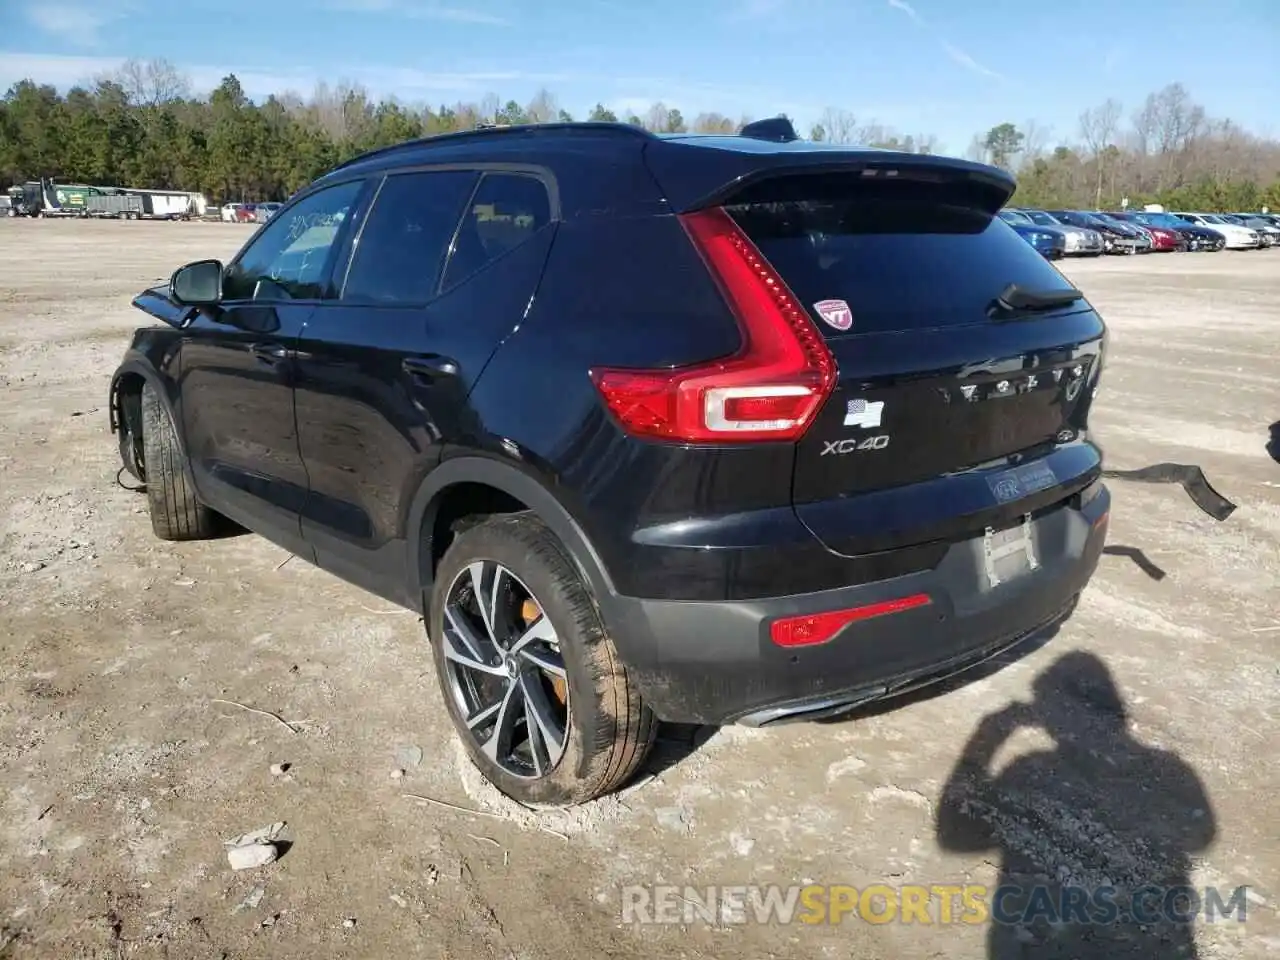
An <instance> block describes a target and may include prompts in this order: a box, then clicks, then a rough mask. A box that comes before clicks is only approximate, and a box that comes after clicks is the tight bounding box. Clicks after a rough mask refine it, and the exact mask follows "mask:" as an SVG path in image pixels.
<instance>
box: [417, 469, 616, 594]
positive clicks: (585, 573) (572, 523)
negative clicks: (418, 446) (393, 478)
mask: <svg viewBox="0 0 1280 960" xmlns="http://www.w3.org/2000/svg"><path fill="white" fill-rule="evenodd" d="M462 483H482V484H484V485H486V486H489V487H493V488H494V489H496V490H500V491H502V492H503V493H505V494H507V495H508V496H511V497H514V498H515V499H517V500H519V501H520V502H521V503H523V504H525V505H526V506H528V508H529V509H530V511H532V512H533V513H534V514H535V515H536V516H537V517H538V519H539V520H541V521H542V522H543V523H545V524H546V525H547V527H548V528H549V529H550V530H551V532H552V533H554V534H555V535H556V537H557V538H558V539H559V540H560V542H561V544H563V545H564V548H565V551H566V552H567V554H568V556H569V560H570V562H571V563H572V564H573V565H574V567H575V568H576V569H577V571H578V573H579V575H580V576H581V577H582V579H583V581H584V582H585V583H586V584H587V586H588V587H589V588H590V590H591V593H592V596H593V597H594V599H595V600H596V602H597V604H601V605H605V604H607V603H608V598H609V597H611V596H612V595H613V594H614V588H613V581H612V580H611V578H610V577H609V574H608V571H607V570H606V569H605V565H604V562H603V561H602V560H601V558H600V555H599V553H598V552H597V551H596V549H595V547H594V546H593V545H592V543H591V540H590V539H589V538H588V536H587V534H586V532H585V531H584V530H583V529H582V525H581V524H580V523H578V521H577V520H576V519H575V518H574V517H573V515H572V514H570V513H569V511H568V510H566V509H565V508H564V506H563V505H562V504H561V503H560V501H559V500H557V499H556V498H555V496H553V495H552V494H551V492H550V491H549V490H547V488H546V486H545V485H544V484H543V483H542V481H541V480H540V479H538V478H536V477H534V476H531V475H530V474H529V473H528V472H526V471H525V470H522V469H521V468H519V467H517V466H514V465H512V464H510V463H507V462H506V461H503V460H498V459H495V458H492V457H485V456H473V455H464V456H459V457H451V458H449V459H446V460H444V461H443V462H442V463H440V464H439V465H438V466H437V467H436V468H435V469H434V470H432V471H431V472H430V473H429V474H427V476H426V478H425V479H424V480H423V482H422V485H421V486H420V487H419V488H418V492H417V493H416V494H415V496H414V499H413V504H412V506H411V507H410V511H409V518H408V533H409V540H408V542H409V551H408V554H409V556H408V562H409V574H410V577H411V579H410V589H412V590H414V591H421V593H422V597H423V600H422V612H423V614H424V615H425V614H426V613H427V612H428V610H429V606H430V605H429V603H428V602H427V594H428V591H429V590H430V589H431V586H432V582H433V580H434V571H432V570H431V569H430V564H431V553H432V537H433V531H432V527H433V524H434V519H435V516H436V512H437V510H438V508H439V506H440V503H441V502H442V500H443V495H444V494H445V493H446V492H447V491H448V490H449V488H450V487H453V486H456V485H458V484H462ZM415 534H416V536H415Z"/></svg>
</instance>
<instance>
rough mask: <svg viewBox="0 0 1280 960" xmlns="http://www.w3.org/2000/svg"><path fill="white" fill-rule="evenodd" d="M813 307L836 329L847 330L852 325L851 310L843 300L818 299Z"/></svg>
mask: <svg viewBox="0 0 1280 960" xmlns="http://www.w3.org/2000/svg"><path fill="white" fill-rule="evenodd" d="M813 309H815V310H817V311H818V316H820V317H821V318H822V319H823V320H825V321H826V322H827V323H828V324H829V325H830V326H833V327H835V328H836V329H837V330H848V329H850V328H851V327H852V326H853V311H852V310H850V309H849V304H847V303H845V302H844V301H843V300H819V301H818V302H817V303H815V304H814V305H813Z"/></svg>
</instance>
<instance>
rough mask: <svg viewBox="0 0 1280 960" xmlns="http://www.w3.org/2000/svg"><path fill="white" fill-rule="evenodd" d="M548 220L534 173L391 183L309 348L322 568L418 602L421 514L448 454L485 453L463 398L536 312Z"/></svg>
mask: <svg viewBox="0 0 1280 960" xmlns="http://www.w3.org/2000/svg"><path fill="white" fill-rule="evenodd" d="M551 219H552V218H551V208H550V203H549V194H548V191H547V189H546V186H545V185H544V183H543V182H542V180H540V179H539V178H538V177H537V176H533V175H526V174H517V173H511V172H508V173H495V172H480V171H476V170H457V169H452V170H438V171H431V170H425V171H410V172H398V173H394V174H391V175H388V176H387V177H386V178H385V179H384V180H383V181H382V183H381V185H380V187H379V189H378V192H377V195H376V197H375V198H374V200H373V205H372V208H371V210H370V212H369V215H368V217H367V218H366V220H365V223H364V225H363V226H362V227H361V228H360V229H359V231H358V232H357V234H356V236H355V238H354V243H353V247H354V252H353V253H352V256H351V258H350V266H349V268H348V269H347V271H346V273H345V277H339V278H338V279H339V281H341V282H340V284H339V288H340V296H339V297H338V299H337V300H335V301H330V302H327V303H325V304H324V305H322V306H321V307H320V308H319V309H317V310H316V312H315V313H314V314H313V315H312V317H311V318H310V319H309V320H308V322H307V325H306V329H305V330H304V331H303V333H302V337H301V339H300V340H299V343H298V351H297V392H296V404H297V422H298V433H299V439H300V443H301V451H302V459H303V462H304V463H305V465H306V470H307V475H308V478H309V482H310V493H309V495H308V497H307V500H306V504H305V506H304V507H303V522H302V527H303V532H304V534H305V536H306V537H307V539H308V541H309V542H310V543H311V544H312V545H313V546H314V547H315V550H316V559H317V562H318V563H319V565H320V566H321V567H324V568H326V569H329V570H331V571H332V572H334V573H336V574H338V575H340V576H342V577H345V578H347V579H349V580H351V581H353V582H355V583H358V584H361V585H363V586H365V587H366V588H368V589H370V590H373V591H374V592H376V593H379V594H381V595H383V596H386V597H388V598H389V599H391V600H394V601H396V602H401V603H410V604H416V603H418V602H420V597H414V596H412V595H411V594H410V593H409V592H408V591H409V590H410V589H411V587H412V585H409V584H407V583H406V582H405V572H406V565H405V560H406V552H405V551H406V549H407V548H408V543H407V536H408V534H407V532H406V521H407V514H408V509H409V505H410V503H411V501H412V498H413V495H414V493H415V492H416V491H417V489H418V486H419V485H420V484H421V482H422V479H423V477H424V476H425V475H426V473H427V472H428V471H429V470H430V469H431V468H432V467H433V466H435V464H436V463H438V462H439V460H440V458H441V457H442V456H443V455H445V453H446V452H447V450H448V448H449V447H450V446H451V445H461V446H463V447H466V448H468V449H470V448H473V447H474V446H475V444H476V442H477V440H476V438H477V437H478V436H479V435H480V434H481V432H482V427H481V425H480V424H478V423H477V422H475V419H474V417H473V416H472V415H471V414H470V409H469V407H468V404H467V397H468V394H469V393H470V391H471V387H472V385H473V384H474V383H475V381H476V379H477V377H479V375H480V373H481V371H482V370H483V369H484V367H485V364H487V363H488V362H489V358H490V357H491V356H492V354H493V351H494V349H495V348H496V347H497V345H498V344H499V343H500V342H501V341H502V338H503V337H504V336H506V335H507V334H508V333H510V331H511V330H512V329H513V328H514V327H515V326H516V325H517V324H518V323H519V322H520V319H521V318H522V317H523V315H524V311H525V309H526V308H527V306H528V304H529V300H530V298H531V297H532V295H533V292H534V289H535V287H536V285H537V282H538V279H539V277H540V276H541V273H542V267H543V264H544V263H545V261H546V255H547V251H548V249H549V245H550V231H549V230H548V229H546V228H547V227H548V226H549V224H550V222H551ZM272 222H274V220H273V221H272Z"/></svg>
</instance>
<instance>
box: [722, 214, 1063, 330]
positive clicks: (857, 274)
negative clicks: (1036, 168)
mask: <svg viewBox="0 0 1280 960" xmlns="http://www.w3.org/2000/svg"><path fill="white" fill-rule="evenodd" d="M729 212H730V213H731V214H732V215H733V217H734V219H735V220H736V221H737V222H738V224H739V225H740V226H741V227H742V229H743V230H744V231H745V232H746V233H747V235H748V236H750V237H751V239H752V241H753V242H754V243H755V244H756V245H757V246H758V247H759V248H760V251H761V252H762V253H763V254H764V255H765V257H767V258H768V260H769V262H770V263H772V264H773V266H774V268H775V269H776V270H777V271H778V272H779V273H780V274H781V275H782V278H783V279H784V280H785V281H786V282H787V284H788V285H789V286H790V287H791V289H792V290H793V291H795V293H796V295H797V296H798V297H799V298H800V300H801V302H803V303H804V304H805V305H806V306H807V307H809V308H810V309H811V310H813V309H814V306H813V305H814V304H816V303H819V302H821V301H824V300H843V301H845V302H846V303H847V304H848V305H849V309H850V312H851V313H852V314H853V326H852V328H851V329H850V330H849V335H855V334H859V333H875V332H884V331H898V330H922V329H927V328H931V327H946V326H957V325H961V324H970V323H984V322H986V320H987V308H988V306H989V305H990V304H991V302H992V300H993V299H994V298H995V297H996V296H997V295H998V294H999V293H1000V292H1001V291H1002V290H1004V288H1005V287H1006V286H1008V285H1009V284H1010V283H1016V284H1018V285H1019V286H1025V287H1028V288H1031V289H1034V290H1057V289H1062V288H1064V287H1069V286H1070V284H1069V283H1068V282H1067V281H1066V279H1065V278H1064V277H1063V276H1062V274H1060V273H1058V271H1057V270H1055V269H1054V268H1053V267H1052V266H1050V265H1049V264H1048V263H1047V262H1046V261H1045V259H1044V258H1043V257H1042V256H1041V255H1040V254H1039V253H1037V252H1036V251H1035V250H1034V249H1033V248H1032V247H1031V246H1030V244H1028V243H1027V241H1025V240H1023V239H1022V237H1020V236H1019V235H1018V234H1017V233H1016V232H1015V231H1014V230H1013V228H1012V227H1010V226H1009V225H1008V224H1007V223H1005V222H1004V221H1002V220H1001V219H1000V218H999V217H998V216H993V215H991V214H989V213H987V212H985V211H983V210H976V209H972V208H968V207H963V206H955V205H950V204H945V203H930V202H922V203H917V202H912V201H910V200H908V199H907V198H904V197H895V198H892V199H889V198H880V197H875V196H871V197H859V196H856V195H851V196H848V197H845V198H840V199H824V200H787V201H785V202H776V203H751V204H739V205H736V206H730V207H729ZM814 313H815V314H816V313H817V311H816V310H814ZM818 327H819V328H820V329H822V331H823V333H824V334H825V335H827V336H837V335H839V334H838V332H837V331H836V330H834V329H833V328H832V327H830V326H829V325H828V324H826V323H821V322H820V323H818Z"/></svg>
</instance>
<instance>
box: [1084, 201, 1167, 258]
mask: <svg viewBox="0 0 1280 960" xmlns="http://www.w3.org/2000/svg"><path fill="white" fill-rule="evenodd" d="M1088 213H1089V216H1091V217H1093V218H1094V219H1095V220H1097V221H1099V222H1100V223H1104V224H1106V225H1107V226H1109V227H1111V228H1112V229H1115V230H1119V231H1120V233H1121V234H1122V235H1124V236H1129V237H1132V238H1133V239H1134V241H1135V243H1136V247H1135V250H1136V252H1137V253H1151V252H1152V251H1153V250H1154V249H1155V240H1154V239H1153V238H1152V236H1151V234H1150V233H1148V232H1147V229H1146V227H1144V226H1143V225H1142V224H1140V223H1125V222H1124V221H1123V220H1117V219H1116V218H1115V217H1113V216H1111V215H1110V214H1109V213H1106V212H1104V211H1102V210H1090V211H1088Z"/></svg>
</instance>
